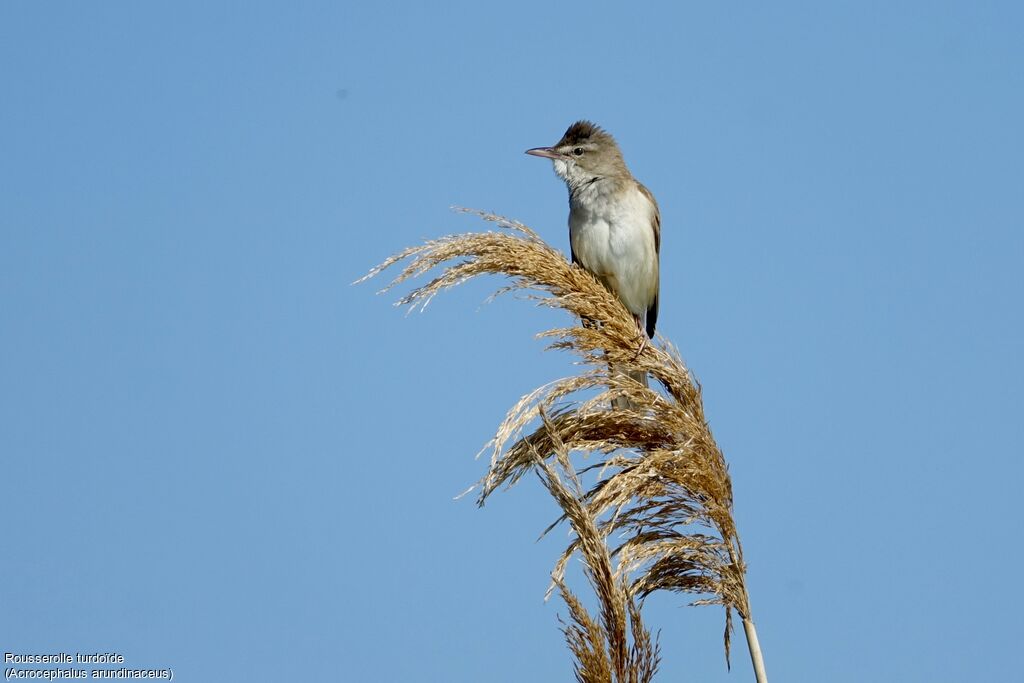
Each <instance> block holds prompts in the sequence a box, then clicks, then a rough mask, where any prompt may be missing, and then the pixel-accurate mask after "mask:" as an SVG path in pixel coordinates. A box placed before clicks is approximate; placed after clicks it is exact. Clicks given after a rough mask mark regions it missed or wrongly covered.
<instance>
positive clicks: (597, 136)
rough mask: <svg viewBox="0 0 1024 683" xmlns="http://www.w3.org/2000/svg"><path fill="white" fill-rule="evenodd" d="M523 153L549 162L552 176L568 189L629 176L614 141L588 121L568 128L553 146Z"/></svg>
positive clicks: (579, 122)
mask: <svg viewBox="0 0 1024 683" xmlns="http://www.w3.org/2000/svg"><path fill="white" fill-rule="evenodd" d="M526 153H527V154H532V155H533V156H535V157H544V158H546V159H551V161H552V162H553V163H554V167H555V173H557V174H558V175H559V177H560V178H561V179H562V180H564V181H565V182H566V184H568V185H569V187H570V188H573V187H576V186H579V185H581V184H583V183H587V182H590V181H593V180H596V179H599V178H609V177H612V178H614V177H622V176H628V175H629V171H628V170H626V162H625V161H623V159H622V152H620V151H619V146H618V145H617V144H616V143H615V138H613V137H612V136H611V135H610V134H609V133H607V132H606V131H605V130H604V129H603V128H601V127H600V126H596V125H594V124H593V123H591V122H590V121H577V122H576V123H574V124H572V125H571V126H569V129H568V130H567V131H565V135H563V136H562V139H561V140H559V141H558V142H556V143H555V144H554V146H552V147H535V148H533V149H528V150H526Z"/></svg>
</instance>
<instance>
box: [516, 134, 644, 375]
mask: <svg viewBox="0 0 1024 683" xmlns="http://www.w3.org/2000/svg"><path fill="white" fill-rule="evenodd" d="M526 153H527V154H532V155H533V156H537V157H544V158H547V159H551V161H552V162H553V164H554V167H555V173H557V174H558V176H559V177H560V178H561V179H562V180H564V181H565V184H566V186H568V188H569V243H570V245H571V248H572V262H573V263H576V264H579V265H580V266H582V267H583V268H585V269H586V270H587V271H589V272H590V273H592V274H593V275H594V276H595V277H596V278H597V279H598V280H600V281H601V283H603V284H604V285H605V287H607V288H608V289H609V291H611V292H612V293H613V294H615V296H617V297H618V298H619V300H620V301H621V302H622V303H623V305H625V307H626V309H627V310H628V311H629V312H630V313H632V314H633V319H634V320H635V321H636V327H637V332H638V333H639V336H640V351H639V352H638V354H639V353H642V352H643V349H644V347H645V346H646V344H647V340H648V339H649V338H650V337H653V336H654V328H655V325H656V324H657V322H658V290H659V260H660V252H661V215H660V213H659V211H658V203H657V202H656V201H655V200H654V195H652V194H651V192H650V190H648V189H647V188H646V187H644V186H643V185H641V184H640V183H639V181H637V179H636V178H634V177H633V174H632V173H630V172H629V169H628V168H626V162H625V161H624V160H623V158H622V152H621V151H619V146H618V144H616V142H615V138H613V137H612V136H611V135H610V134H608V133H607V132H606V131H605V130H604V129H602V128H600V127H599V126H596V125H594V124H593V123H591V122H589V121H577V122H576V123H574V124H572V125H571V126H569V129H568V130H567V131H565V135H563V136H562V139H561V140H559V141H558V142H557V143H555V145H554V146H552V147H535V148H534V149H528V150H526ZM613 370H614V369H613ZM630 375H631V376H632V377H634V379H637V380H638V381H641V382H643V383H644V384H645V385H646V383H647V376H646V375H645V374H644V373H630Z"/></svg>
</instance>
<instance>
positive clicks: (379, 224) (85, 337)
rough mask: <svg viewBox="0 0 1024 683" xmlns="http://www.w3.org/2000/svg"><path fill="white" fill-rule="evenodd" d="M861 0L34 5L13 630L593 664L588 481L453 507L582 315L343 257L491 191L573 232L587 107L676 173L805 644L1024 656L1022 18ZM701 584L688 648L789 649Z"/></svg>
mask: <svg viewBox="0 0 1024 683" xmlns="http://www.w3.org/2000/svg"><path fill="white" fill-rule="evenodd" d="M825 5H826V3H815V2H806V3H773V6H772V7H765V6H762V5H761V4H759V5H757V6H754V5H753V3H748V4H746V6H737V5H724V4H717V3H671V4H669V3H665V4H663V5H653V6H639V5H633V6H631V5H629V4H628V3H621V2H620V3H594V2H588V3H581V4H576V5H569V4H568V3H564V4H554V3H530V2H515V3H503V4H500V5H499V4H485V3H479V2H459V3H445V4H444V5H435V4H430V3H405V4H401V3H399V4H393V5H386V4H377V5H371V4H370V3H352V2H350V3H303V4H302V5H301V6H297V7H293V8H285V5H284V4H283V3H276V4H274V5H271V4H263V3H246V4H234V3H232V4H213V3H206V2H202V3H199V2H193V3H184V2H174V3H129V2H121V3H113V2H110V3H98V2H79V3H70V2H69V3H28V2H22V3H15V2H8V3H3V5H0V67H2V68H0V93H2V94H0V464H2V475H0V477H2V490H3V495H2V496H0V519H2V529H3V533H2V559H0V650H3V651H13V652H34V653H39V652H48V651H60V650H66V651H82V652H95V651H100V652H105V651H115V652H120V653H122V654H123V655H124V656H125V658H126V664H128V665H134V666H139V667H145V666H153V667H156V666H172V667H173V668H174V669H175V673H176V678H177V679H178V680H182V681H277V680H292V681H326V680H332V681H339V680H340V681H414V680H415V681H482V680H488V681H520V680H567V679H569V678H571V669H570V659H569V655H568V652H567V651H566V649H565V647H564V644H563V642H562V640H561V636H560V634H559V632H558V630H557V620H556V617H557V615H559V614H561V615H563V616H564V615H565V608H564V606H563V605H561V604H560V603H559V602H558V601H557V600H553V601H551V602H549V603H546V604H545V603H544V602H543V600H542V597H543V593H544V589H545V587H546V585H547V572H548V570H549V568H550V566H551V564H552V562H553V561H554V559H555V557H556V555H557V552H558V551H559V549H560V548H561V545H562V543H563V541H564V540H565V537H564V535H563V534H561V533H556V534H554V535H553V537H551V538H548V539H545V540H543V541H541V542H539V543H535V542H534V540H535V538H536V536H537V534H538V533H539V532H540V531H541V529H543V527H544V526H545V525H546V524H547V523H548V522H549V521H551V520H552V519H553V517H554V516H555V509H554V506H553V504H552V503H551V502H550V501H549V500H548V498H547V497H546V494H544V493H543V492H542V490H541V488H540V486H539V485H538V484H537V482H536V481H534V480H525V481H524V482H523V483H522V484H521V485H520V486H519V487H518V488H516V489H514V490H513V491H512V492H510V493H507V494H501V495H499V496H497V497H496V498H495V499H493V500H492V502H491V503H489V504H488V505H487V506H486V507H485V508H484V509H483V510H478V509H476V508H475V507H474V505H473V502H472V499H471V498H467V499H463V500H460V501H457V502H453V500H452V498H453V496H454V495H455V494H457V493H459V492H460V491H462V490H463V489H464V488H465V487H466V486H468V485H469V484H471V483H472V482H473V481H475V480H476V479H477V478H478V477H479V476H480V475H482V474H483V472H484V469H485V461H483V460H481V461H475V460H474V459H473V455H474V454H475V453H476V452H477V450H478V449H479V448H480V447H481V446H482V445H483V443H484V442H485V441H486V440H487V439H488V438H489V437H490V435H491V434H492V431H493V429H494V427H495V426H496V425H497V423H498V421H499V420H500V418H501V417H502V416H503V415H504V411H505V410H506V409H507V408H508V407H510V406H511V405H512V404H513V403H514V402H515V400H516V399H518V398H519V396H520V395H522V394H523V393H525V392H527V391H528V390H530V389H532V388H533V387H535V386H537V385H539V384H541V383H543V382H546V381H549V380H551V379H555V378H557V377H561V376H564V375H566V374H568V373H571V372H573V366H572V365H571V364H570V358H568V357H566V356H563V355H558V354H554V353H543V352H542V349H543V344H542V343H541V342H539V341H536V340H534V339H533V338H532V334H533V333H534V332H536V331H538V330H540V329H543V328H545V327H548V326H552V325H556V324H560V323H562V322H565V319H564V318H563V317H561V316H560V315H558V314H555V313H552V312H546V311H541V310H538V309H536V308H534V307H533V306H531V305H530V304H529V303H527V302H523V301H518V300H515V299H511V298H509V299H503V300H499V301H497V302H495V303H493V304H489V305H485V306H481V303H482V302H483V301H484V299H485V298H486V296H487V295H488V294H489V293H490V291H492V290H493V289H495V288H497V287H499V286H500V285H501V284H502V282H501V281H500V280H492V281H489V282H480V283H472V284H470V285H468V286H465V287H463V288H462V289H460V290H457V291H455V292H452V293H450V294H448V295H446V296H443V297H441V298H439V299H438V300H437V301H436V302H435V303H434V304H432V306H431V308H429V309H428V311H427V313H426V314H424V315H418V314H417V315H414V316H412V317H405V316H403V315H402V314H401V313H400V312H399V311H397V310H395V309H394V308H392V307H391V305H390V303H391V301H393V300H394V298H395V296H389V297H387V298H381V297H377V296H374V294H373V292H374V291H375V290H376V289H377V288H378V287H379V286H380V285H382V284H383V282H378V283H371V284H370V285H361V286H356V287H353V286H350V283H351V282H352V281H353V280H355V279H356V278H357V277H359V276H361V275H362V274H363V273H364V272H365V271H366V270H368V269H369V267H371V266H372V265H374V264H375V263H377V262H379V261H380V260H382V259H383V258H384V257H386V256H387V255H388V254H390V253H392V252H394V251H397V250H399V249H400V248H403V247H405V246H407V245H411V244H416V243H418V242H420V241H421V240H422V239H424V238H430V237H435V236H440V235H443V234H447V233H451V232H461V231H468V230H478V229H482V228H484V227H485V226H483V225H482V224H480V223H479V222H477V221H475V220H473V219H471V218H468V217H464V216H458V215H455V214H452V213H450V212H449V211H448V207H449V205H452V204H459V205H465V206H471V207H478V208H482V209H488V210H494V211H497V212H500V213H504V214H507V215H510V216H513V217H515V218H517V219H520V220H522V221H524V222H526V223H528V224H530V225H532V226H534V227H535V228H537V229H538V230H540V231H541V233H542V234H543V235H544V236H545V237H546V238H547V239H548V240H549V241H551V242H552V243H554V244H556V245H558V246H559V247H560V248H563V249H565V248H566V242H567V235H566V228H565V214H566V211H567V208H566V199H565V190H564V188H563V187H562V186H561V184H560V182H559V181H558V180H557V178H556V177H555V176H554V175H553V174H552V172H551V169H550V164H548V163H547V162H544V161H541V160H538V159H534V158H531V157H527V156H524V155H523V150H525V149H526V148H527V147H533V146H537V145H545V144H551V143H553V142H554V141H555V140H557V139H558V137H559V136H560V135H561V133H562V132H563V131H564V129H565V127H566V126H567V125H568V124H569V123H571V122H572V121H573V120H575V119H577V118H582V117H587V118H591V119H593V120H595V121H597V122H599V123H601V124H603V125H604V126H606V127H607V128H608V129H609V130H611V131H612V132H613V133H614V134H615V135H616V136H617V137H618V139H619V141H620V143H621V145H622V147H623V148H624V150H625V153H626V158H627V160H628V161H629V163H630V166H631V168H632V170H633V171H634V173H635V174H636V175H637V176H638V177H639V178H640V179H641V180H642V181H643V182H644V183H645V184H647V185H648V186H649V187H650V188H651V189H652V191H653V192H654V193H655V194H656V195H657V197H658V199H659V201H660V203H661V208H662V216H663V224H664V232H663V248H662V269H663V270H662V272H663V276H662V277H663V280H662V304H661V306H662V309H661V318H660V320H659V322H660V328H659V329H660V331H661V332H662V333H663V334H665V335H666V336H668V337H669V338H670V339H672V340H673V341H674V342H675V343H676V344H677V345H678V346H679V347H680V349H681V351H682V353H683V355H684V357H685V359H686V360H687V362H688V363H689V365H690V366H691V367H692V369H693V371H694V372H695V373H696V375H697V376H698V378H699V379H700V380H701V382H702V383H703V385H704V389H705V400H706V407H707V414H708V416H709V419H710V421H711V424H712V427H713V429H714V431H715V434H716V436H717V438H718V440H719V443H720V445H721V446H722V448H723V449H724V451H725V453H726V456H727V458H728V460H729V462H730V464H731V472H732V475H733V479H734V484H735V493H736V517H737V520H738V523H739V528H740V533H741V536H742V539H743V541H744V544H745V549H746V553H747V559H748V561H749V565H750V572H749V581H750V589H751V594H752V600H753V607H754V612H755V617H756V619H757V622H758V625H759V628H760V632H761V638H762V644H763V646H764V652H765V657H766V661H767V664H768V670H769V674H770V675H771V677H772V678H773V680H777V681H865V680H900V681H929V682H934V681H981V680H1011V679H1016V680H1020V679H1019V675H1020V674H1019V671H1020V666H1019V657H1018V652H1017V650H1018V649H1019V643H1018V641H1019V635H1020V622H1019V615H1020V613H1021V611H1022V609H1024V600H1022V598H1021V591H1020V567H1021V564H1022V560H1024V552H1022V547H1021V546H1022V521H1021V520H1022V517H1024V516H1022V514H1021V511H1020V492H1019V488H1020V482H1021V479H1022V475H1024V466H1022V464H1021V456H1022V446H1024V429H1022V426H1021V425H1022V419H1021V409H1022V405H1024V389H1022V386H1024V365H1022V361H1021V351H1022V342H1024V314H1022V305H1021V297H1022V294H1024V133H1022V129H1024V126H1022V121H1024V41H1022V39H1021V36H1022V35H1024V11H1022V9H1021V5H1020V4H1019V3H1013V2H1003V3H992V2H975V3H947V2H938V3H933V2H928V3H924V2H921V3H899V2H897V3H890V2H884V3H883V2H878V3H874V2H869V3H864V2H857V3H852V2H851V3H827V5H828V6H827V7H826V6H825ZM578 586H579V588H580V589H581V590H583V586H582V585H579V584H578ZM686 602H687V600H686V599H685V598H684V597H680V596H661V597H659V598H655V599H652V600H651V601H650V603H649V604H648V609H647V616H648V620H649V623H650V624H651V625H652V626H653V627H654V628H660V630H661V643H662V646H663V651H664V652H663V654H664V663H663V668H662V675H661V676H660V680H664V681H675V680H702V681H705V680H737V681H739V680H751V675H750V664H749V661H748V660H747V658H746V655H745V652H744V650H743V646H742V634H741V633H739V632H738V633H737V634H736V640H735V641H734V642H735V647H736V649H735V650H734V658H733V672H732V673H731V674H728V673H727V672H726V670H725V667H724V661H723V656H722V651H721V629H722V625H723V623H722V613H721V610H719V609H717V608H686V607H684V606H683V605H684V604H685V603H686Z"/></svg>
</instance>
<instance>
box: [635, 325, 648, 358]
mask: <svg viewBox="0 0 1024 683" xmlns="http://www.w3.org/2000/svg"><path fill="white" fill-rule="evenodd" d="M633 322H635V323H636V331H637V334H638V335H640V350H639V351H637V352H636V358H639V357H640V354H641V353H643V352H644V349H646V348H647V340H648V337H647V330H645V329H644V322H643V320H641V319H640V316H638V315H634V316H633ZM636 358H634V359H633V360H636Z"/></svg>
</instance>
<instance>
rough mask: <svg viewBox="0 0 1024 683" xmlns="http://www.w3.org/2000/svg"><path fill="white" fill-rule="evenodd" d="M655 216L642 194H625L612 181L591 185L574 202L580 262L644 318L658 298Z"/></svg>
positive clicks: (573, 233)
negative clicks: (656, 297) (655, 298)
mask: <svg viewBox="0 0 1024 683" xmlns="http://www.w3.org/2000/svg"><path fill="white" fill-rule="evenodd" d="M616 190H619V191H616ZM655 211H656V209H655V207H654V204H652V203H651V201H650V200H649V199H648V198H647V197H646V196H645V195H644V194H643V193H642V192H641V191H640V190H639V189H637V188H635V187H630V188H629V189H628V190H627V191H625V192H623V191H621V190H620V188H619V187H616V185H615V184H614V183H612V182H608V181H597V182H594V183H591V184H590V185H589V186H587V187H585V188H581V189H580V190H579V191H578V192H577V193H576V196H574V197H573V198H572V199H571V200H570V212H569V240H570V242H571V243H572V248H573V252H574V253H575V254H576V258H577V259H578V260H579V262H580V263H581V264H582V265H583V267H584V268H586V269H587V270H589V271H590V272H591V273H593V274H594V275H595V276H597V278H598V279H599V280H601V281H602V282H603V283H604V284H605V285H606V286H607V287H608V288H609V289H610V290H611V291H613V292H614V293H615V294H616V295H617V296H618V297H619V299H620V300H621V301H622V303H623V304H625V306H626V308H627V309H629V311H630V312H631V313H633V314H634V315H637V316H640V317H643V316H644V314H645V313H646V312H647V309H648V307H650V305H651V304H652V303H653V301H654V297H655V296H657V293H658V256H657V250H656V249H655V245H654V229H653V225H654V217H655Z"/></svg>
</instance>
